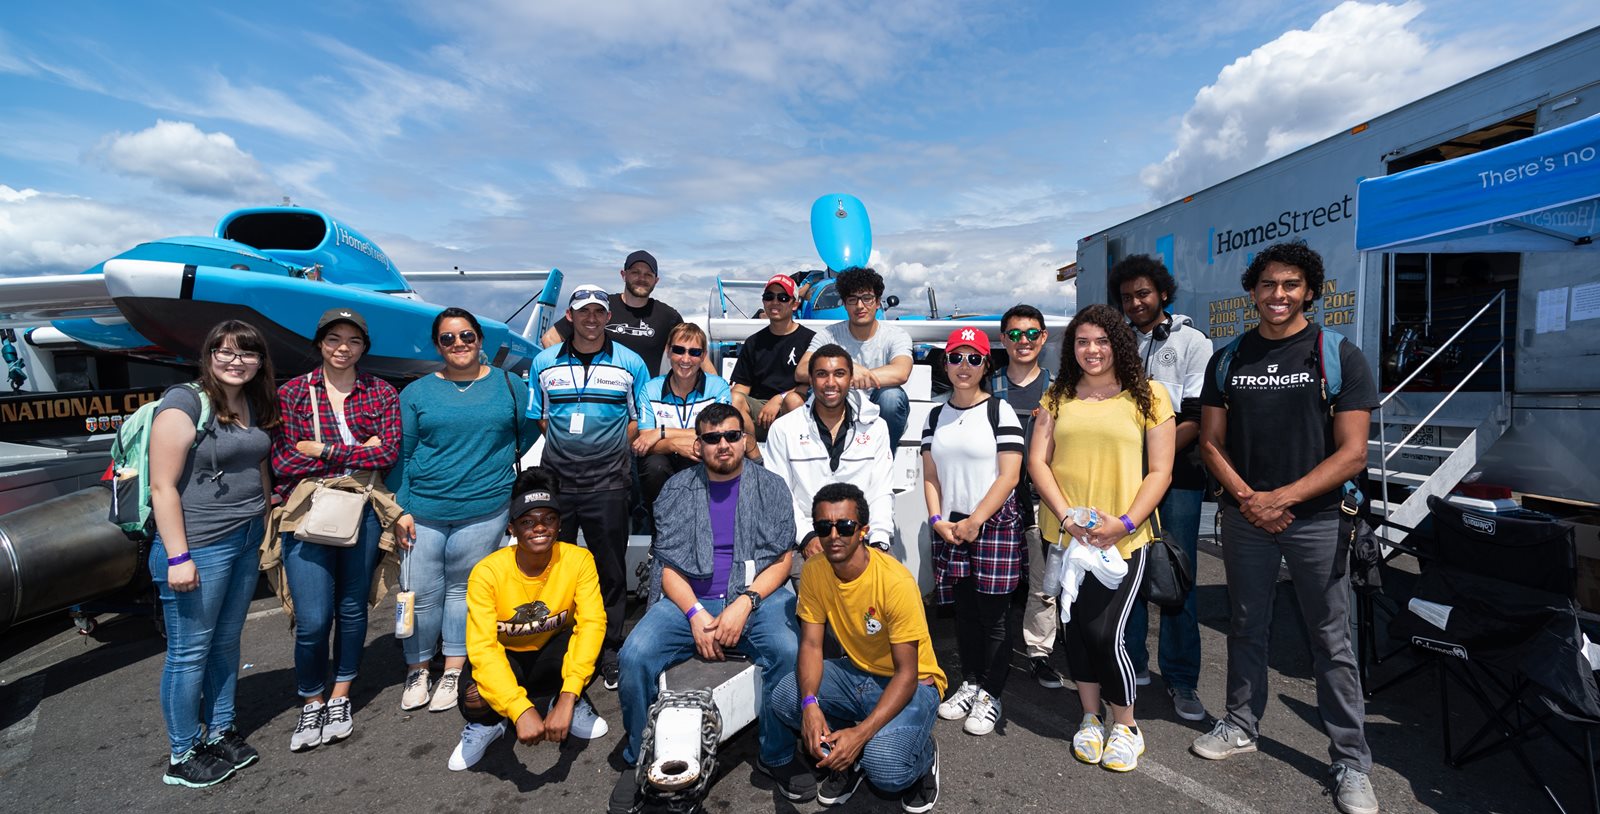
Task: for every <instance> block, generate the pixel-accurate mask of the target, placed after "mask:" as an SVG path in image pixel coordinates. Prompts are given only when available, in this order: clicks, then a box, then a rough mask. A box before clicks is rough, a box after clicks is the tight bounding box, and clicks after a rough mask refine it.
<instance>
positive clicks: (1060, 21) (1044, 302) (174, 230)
mask: <svg viewBox="0 0 1600 814" xmlns="http://www.w3.org/2000/svg"><path fill="white" fill-rule="evenodd" d="M62 8H63V7H62V6H60V5H58V4H57V5H52V4H33V3H30V4H15V3H10V4H6V6H5V8H4V10H3V11H0V274H3V275H28V274H42V273H69V272H75V271H79V270H82V269H83V268H85V267H87V266H90V265H93V264H94V263H96V262H98V261H100V260H103V259H105V258H106V257H109V256H111V255H113V254H116V253H118V252H120V251H123V250H125V249H127V248H129V247H130V246H132V245H134V244H136V243H138V242H141V241H144V240H149V239H153V238H157V237H163V236H168V235H175V234H209V233H210V232H211V230H212V229H213V227H214V226H215V224H216V221H217V219H218V218H219V217H221V216H222V215H223V214H224V213H226V212H228V211H230V210H232V209H234V208H238V207H242V206H251V205H260V204H272V203H277V202H279V201H280V200H281V199H282V198H283V197H284V196H288V197H289V198H291V199H292V200H293V201H294V202H295V203H297V204H300V205H304V206H314V207H319V208H323V209H325V210H327V211H328V212H329V213H330V214H332V215H334V216H335V217H338V218H340V219H341V220H343V221H345V222H347V223H349V224H350V225H352V226H354V227H356V228H357V229H360V230H361V231H363V232H365V233H366V234H367V236H368V237H370V238H373V239H374V240H376V241H377V242H378V243H379V244H380V245H381V246H383V248H384V249H385V250H386V251H387V252H388V253H389V254H390V256H391V257H393V258H394V259H395V261H396V263H397V265H399V267H400V268H401V270H402V271H405V270H422V269H448V268H451V267H460V268H463V269H501V268H549V267H552V266H556V267H560V268H561V269H563V271H565V272H566V274H567V276H568V286H569V288H570V286H571V285H575V284H577V283H580V282H598V283H601V284H603V285H605V286H607V287H608V288H614V287H615V285H616V283H617V282H618V281H617V277H616V271H617V268H618V267H619V266H620V265H621V259H622V257H623V256H624V255H625V254H626V253H627V252H628V251H630V250H632V249H635V248H648V249H650V250H651V251H652V252H654V253H655V254H656V256H657V257H658V258H659V259H660V261H661V266H662V282H661V288H660V289H659V290H658V296H660V297H662V298H663V299H666V300H667V301H669V302H672V303H674V304H676V305H678V306H679V308H680V310H682V311H684V312H685V313H691V312H695V311H703V310H704V303H705V301H706V294H707V290H708V284H709V282H710V281H711V280H712V279H713V278H714V277H715V276H716V275H718V274H722V275H725V276H729V277H740V278H762V277H765V276H766V275H768V274H771V273H773V272H777V271H792V270H794V269H797V268H809V267H816V266H817V265H818V260H817V257H816V253H815V250H814V249H813V247H812V245H811V239H810V230H809V226H808V222H807V218H808V213H809V210H810V205H811V202H812V201H813V200H814V199H815V198H816V197H817V196H819V195H822V194H827V193H834V192H848V193H851V194H854V195H856V196H858V197H860V198H861V199H862V200H863V201H864V202H865V204H866V206H867V209H868V212H869V214H870V216H871V219H872V223H873V226H874V252H873V257H872V261H873V264H874V265H875V266H876V267H877V268H878V269H879V270H880V271H882V272H884V273H885V276H886V277H887V278H888V280H889V288H890V291H891V292H892V293H897V294H899V295H900V297H901V298H902V299H903V300H905V301H906V302H907V304H908V306H910V307H912V308H913V309H914V310H917V311H920V310H921V308H922V303H923V301H924V300H923V297H924V293H923V292H924V291H925V290H926V288H927V287H928V286H930V285H931V286H933V287H935V288H936V290H937V292H938V296H939V302H940V306H941V308H942V309H943V310H944V311H946V312H949V311H950V310H951V309H952V308H955V307H959V308H960V309H961V310H962V311H964V312H979V311H989V310H998V309H1001V308H1004V307H1005V306H1007V305H1010V304H1012V303H1014V302H1017V301H1030V302H1034V303H1037V304H1040V305H1041V306H1042V307H1044V308H1045V310H1047V311H1052V312H1066V311H1068V310H1069V309H1070V308H1071V307H1072V304H1073V299H1074V295H1073V292H1072V289H1071V287H1070V286H1064V285H1062V284H1060V283H1057V282H1055V279H1054V270H1055V268H1056V267H1058V266H1060V265H1063V264H1065V263H1067V262H1069V261H1071V260H1072V259H1073V256H1074V251H1075V244H1076V242H1077V240H1078V239H1079V238H1081V237H1083V236H1085V235H1087V234H1090V233H1091V232H1094V231H1097V230H1100V229H1103V228H1105V227H1107V226H1110V225H1113V224H1115V223H1118V222H1121V221H1123V220H1126V219H1128V218H1130V217H1132V216H1134V215H1137V214H1139V213H1140V212H1143V211H1146V210H1148V209H1150V208H1153V207H1155V206H1158V205H1160V204H1162V203H1165V202H1168V201H1171V200H1174V199H1177V198H1181V197H1182V196H1184V195H1186V194H1188V193H1191V192H1194V191H1196V190H1199V189H1201V188H1204V187H1205V186H1208V185H1210V184H1214V183H1216V182H1218V181H1222V180H1225V179H1227V178H1229V177H1231V176H1233V175H1235V174H1237V173H1239V172H1241V171H1243V170H1246V169H1249V168H1250V167H1253V166H1256V165H1258V164H1260V163H1262V162H1263V161H1266V160H1270V159H1272V158H1275V157H1277V156H1280V155H1283V154H1285V153H1288V152H1291V151H1293V150H1295V149H1297V148H1299V147H1302V146H1305V145H1306V144H1309V143H1312V142H1314V141H1317V140H1319V139H1321V138H1324V137H1327V136H1329V135H1332V134H1333V133H1335V132H1337V131H1340V130H1343V129H1347V128H1349V127H1350V126H1353V125H1355V124H1358V123H1360V122H1362V121H1364V120H1366V119H1368V118H1371V117H1372V116H1375V115H1377V114H1380V113H1383V112H1385V111H1388V110H1391V109H1393V108H1395V107H1396V106H1398V105H1401V104H1404V103H1406V102H1408V101H1411V100H1413V99H1416V98H1418V97H1420V96H1423V95H1426V94H1428V93H1430V92H1432V91H1435V90H1438V89H1440V88H1442V87H1445V86H1447V85H1450V84H1452V83H1454V82H1457V81H1460V80H1462V79H1465V78H1467V77H1469V76H1471V75H1473V74H1476V73H1479V72H1481V71H1483V70H1486V69H1489V68H1491V67H1494V66H1495V65H1498V64H1501V63H1503V62H1505V61H1507V60H1509V59H1512V58H1515V57H1517V56H1520V55H1522V54H1525V53H1528V52H1530V51H1532V50H1535V49H1537V48H1540V47H1543V46H1545V45H1549V44H1551V43H1553V42H1557V41H1559V40H1561V39H1564V38H1566V37H1568V36H1571V35H1573V34H1576V33H1578V32H1580V31H1582V30H1583V29H1584V28H1586V27H1587V26H1589V25H1592V24H1593V20H1594V17H1593V6H1592V0H1553V1H1552V2H1547V3H1541V4H1538V5H1536V6H1532V7H1523V6H1519V5H1516V4H1509V3H1505V2H1503V0H1448V2H1447V1H1446V0H1431V2H1429V3H1426V4H1424V3H1420V2H1409V3H1404V4H1380V3H1363V2H1355V0H1351V1H1350V2H1344V3H1333V2H1301V3H1294V2H1281V1H1280V0H1238V1H1237V2H1233V3H1228V4H1220V3H1219V4H1211V3H1199V2H1192V1H1191V0H1165V2H1144V0H1127V1H1126V2H1120V3H1114V4H1100V3H1094V4H1090V3H1078V2H1072V3H1059V2H1055V3H1052V2H1041V3H1025V2H1011V3H993V4H985V3H973V2H964V0H905V2H895V3H859V2H843V1H842V0H797V2H789V3H771V2H760V1H759V0H734V1H733V2H712V0H676V1H669V0H641V1H640V2H633V3H622V2H617V3H608V2H593V0H587V1H586V2H564V1H561V0H542V1H541V2H531V1H530V2H517V1H516V0H490V1H488V2H478V3H474V4H468V5H463V4H439V3H431V2H422V1H421V0H403V1H402V2H394V3H388V4H382V5H375V4H367V3H360V2H356V0H319V2H312V3H306V2H280V3H277V4H275V5H274V7H273V8H271V9H270V10H268V9H267V8H266V7H265V6H257V7H252V8H250V9H249V11H247V12H239V11H233V10H230V9H231V8H232V7H223V6H216V7H208V6H205V5H199V4H189V3H178V2H142V3H125V2H84V3H74V4H72V5H71V7H70V13H67V14H63V13H62V11H61V9H62ZM241 8H242V7H241ZM375 9H382V11H374V10H375ZM423 291H424V293H425V294H428V295H429V296H430V298H431V299H434V300H435V301H439V302H450V303H455V304H466V305H468V306H469V307H474V308H475V309H478V310H481V311H482V312H483V313H485V314H486V315H489V316H494V317H498V318H504V317H505V316H506V315H507V314H506V313H502V311H504V312H509V311H510V309H511V308H514V307H515V306H516V304H517V303H520V302H521V300H522V299H523V297H522V296H515V297H514V298H513V297H512V296H511V294H512V293H513V292H509V291H506V290H505V289H504V288H495V287H481V288H473V287H462V286H451V287H444V288H439V287H434V288H424V289H423ZM514 293H517V294H521V293H525V292H523V291H521V290H519V291H517V292H514ZM508 300H509V302H508Z"/></svg>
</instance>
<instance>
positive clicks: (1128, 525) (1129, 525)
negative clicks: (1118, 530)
mask: <svg viewBox="0 0 1600 814" xmlns="http://www.w3.org/2000/svg"><path fill="white" fill-rule="evenodd" d="M1117 519H1118V520H1121V521H1122V527H1123V528H1125V529H1127V530H1128V533H1129V534H1132V533H1134V532H1135V531H1138V530H1139V527H1138V526H1136V525H1134V522H1133V521H1132V520H1129V519H1128V516H1127V515H1123V516H1121V517H1119V518H1117Z"/></svg>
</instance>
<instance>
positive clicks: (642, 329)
mask: <svg viewBox="0 0 1600 814" xmlns="http://www.w3.org/2000/svg"><path fill="white" fill-rule="evenodd" d="M659 280H660V274H659V272H658V271H657V268H656V258H655V256H654V255H652V254H650V253H649V252H647V251H637V252H634V253H632V254H630V255H628V259H627V260H625V261H623V263H622V290H621V291H619V292H617V293H615V294H612V295H611V321H610V322H609V323H607V324H606V333H608V334H610V335H611V338H612V339H613V340H614V341H616V342H620V343H622V345H623V346H624V347H626V348H627V349H628V350H631V351H633V352H634V353H637V354H639V358H641V359H643V360H644V366H645V367H646V368H648V369H649V370H650V375H652V376H659V375H660V374H661V360H662V359H663V358H664V357H665V356H666V353H667V334H668V333H670V332H671V331H672V329H673V328H676V327H678V323H680V322H683V316H682V315H680V314H679V313H678V311H677V309H676V308H673V307H672V306H670V305H668V304H666V303H664V302H662V301H660V300H658V299H654V298H652V297H651V296H650V295H651V294H653V293H655V290H656V283H657V281H659ZM570 341H572V322H571V321H569V320H568V319H567V318H566V317H562V318H561V319H559V320H557V321H556V324H554V325H552V326H550V330H548V331H545V332H544V336H543V337H541V338H540V342H541V344H543V345H544V347H547V348H548V347H550V346H551V345H554V344H555V343H557V342H570ZM700 366H701V368H703V369H704V370H705V371H706V372H707V373H713V374H714V373H716V372H717V370H716V368H715V367H714V366H713V365H712V364H711V355H710V354H706V356H704V357H703V358H702V359H701V361H700Z"/></svg>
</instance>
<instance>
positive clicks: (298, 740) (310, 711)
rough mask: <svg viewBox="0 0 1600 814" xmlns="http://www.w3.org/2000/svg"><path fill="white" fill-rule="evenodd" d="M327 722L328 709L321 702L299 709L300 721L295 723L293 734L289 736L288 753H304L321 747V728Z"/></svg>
mask: <svg viewBox="0 0 1600 814" xmlns="http://www.w3.org/2000/svg"><path fill="white" fill-rule="evenodd" d="M327 722H328V708H327V707H325V706H323V705H322V702H321V701H312V702H311V703H309V704H306V705H305V706H303V707H301V708H300V720H298V721H295V724H294V734H293V735H290V736H289V751H291V752H304V751H306V750H307V749H315V748H316V747H318V746H320V745H322V726H323V724H325V723H327Z"/></svg>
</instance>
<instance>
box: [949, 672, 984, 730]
mask: <svg viewBox="0 0 1600 814" xmlns="http://www.w3.org/2000/svg"><path fill="white" fill-rule="evenodd" d="M979 692H982V690H980V689H979V688H978V685H976V684H973V683H972V682H970V681H963V682H961V686H959V687H957V688H956V691H955V692H953V693H951V694H950V697H949V698H947V699H945V702H944V703H942V704H940V705H939V717H940V718H943V719H945V720H946V721H954V720H957V719H959V718H965V717H967V713H969V712H971V711H972V702H973V701H975V700H977V698H978V693H979Z"/></svg>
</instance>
